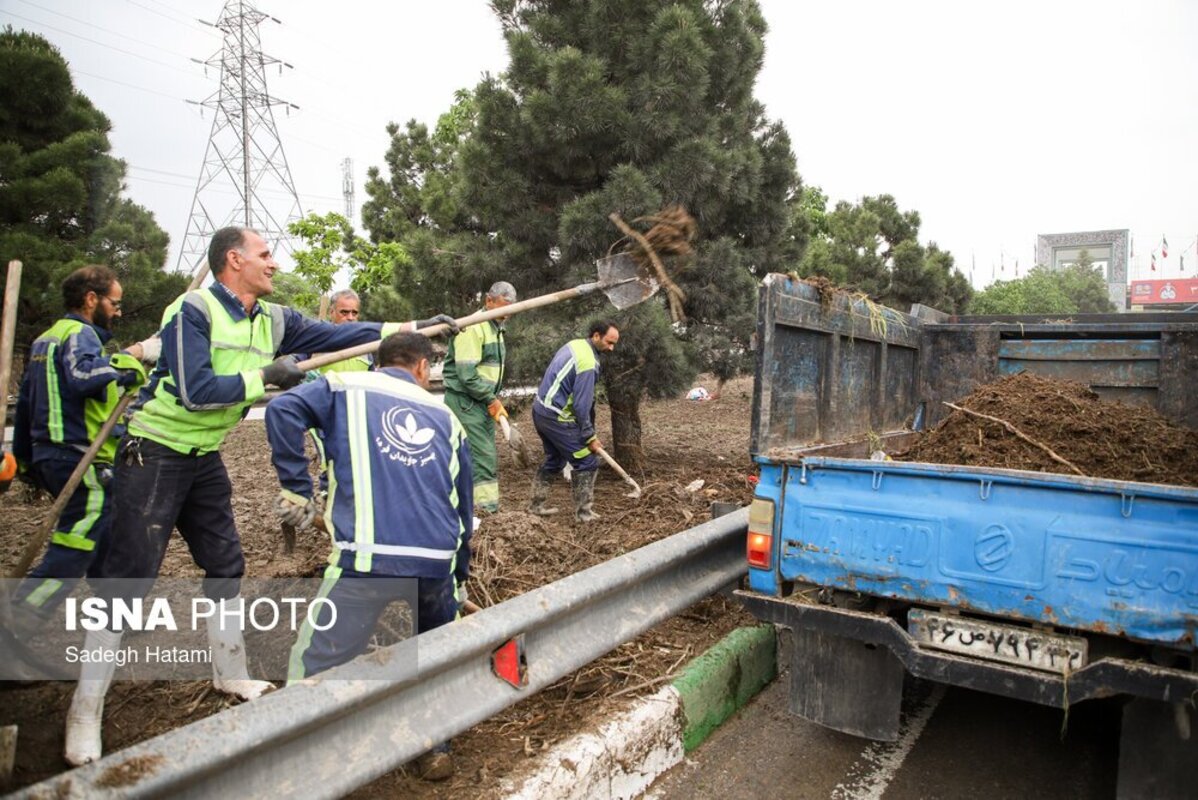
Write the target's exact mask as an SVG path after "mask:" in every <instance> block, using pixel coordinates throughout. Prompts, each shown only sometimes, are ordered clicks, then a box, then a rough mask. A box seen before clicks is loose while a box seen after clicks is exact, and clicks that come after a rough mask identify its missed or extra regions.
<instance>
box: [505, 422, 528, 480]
mask: <svg viewBox="0 0 1198 800" xmlns="http://www.w3.org/2000/svg"><path fill="white" fill-rule="evenodd" d="M499 427H500V428H502V429H503V438H504V439H506V440H507V443H508V447H510V448H512V458H514V459H515V461H516V465H517V466H520V467H529V466H532V455H531V454H530V453H529V452H528V445H526V444H524V437H523V436H521V435H520V429H519V428H517V427H516V426H515V425H513V424H512V423H510V422H508V421H507V417H506V416H501V417H500V418H499Z"/></svg>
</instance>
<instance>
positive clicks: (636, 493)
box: [595, 447, 641, 500]
mask: <svg viewBox="0 0 1198 800" xmlns="http://www.w3.org/2000/svg"><path fill="white" fill-rule="evenodd" d="M595 452H596V453H598V454H599V457H600V458H602V459H603V460H604V461H606V462H607V465H608V466H609V467H611V468H612V469H613V470H615V472H616V474H617V475H619V476H620V477H621V478H623V479H624V482H625V483H627V484H628V485H629V486H631V487H632V491H631V492H626V493H625V494H624V496H625V497H631V498H632V499H633V500H638V499H640V496H641V486H640V484H639V483H637V482H636V481H634V480H633V479H632V476H631V475H629V474H628V473H627V472H625V471H624V468H623V467H621V466H620V465H619V463H617V462H616V460H615V459H614V458H612V457H611V456H610V455H608V453H607V451H606V450H604V449H603V448H602V447H600V448H599V449H598V450H596V451H595Z"/></svg>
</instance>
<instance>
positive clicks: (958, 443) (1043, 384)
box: [892, 372, 1198, 486]
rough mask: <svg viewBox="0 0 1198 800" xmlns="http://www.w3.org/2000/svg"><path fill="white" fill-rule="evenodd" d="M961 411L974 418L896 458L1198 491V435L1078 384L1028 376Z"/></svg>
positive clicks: (987, 392) (951, 419)
mask: <svg viewBox="0 0 1198 800" xmlns="http://www.w3.org/2000/svg"><path fill="white" fill-rule="evenodd" d="M954 405H958V406H960V407H962V408H963V409H967V410H968V412H973V413H968V412H966V411H961V410H953V411H952V413H950V414H949V415H948V417H947V418H945V419H944V420H943V421H942V422H941V423H940V424H939V425H937V426H936V427H935V428H933V429H932V430H930V431H928V432H927V433H926V434H924V435H923V436H922V437H920V438H919V439H918V440H917V441H916V442H915V444H914V445H912V446H911V447H910V449H908V450H906V451H905V452H901V453H896V454H893V456H892V457H893V458H894V459H895V460H898V461H926V462H931V463H936V464H965V465H968V466H977V467H1001V468H1004V469H1021V470H1029V471H1033V472H1057V473H1066V474H1074V470H1071V469H1070V468H1069V466H1068V465H1073V466H1075V467H1076V468H1077V469H1076V472H1077V473H1080V474H1083V475H1086V476H1088V477H1092V478H1109V479H1112V480H1120V481H1139V482H1143V483H1165V484H1176V485H1182V486H1198V431H1194V430H1192V429H1190V428H1186V427H1182V426H1180V425H1177V424H1175V423H1173V422H1171V421H1170V420H1168V419H1167V418H1165V417H1164V416H1162V415H1161V414H1160V413H1159V412H1157V411H1156V410H1155V409H1152V408H1149V407H1147V406H1140V405H1129V404H1127V403H1122V402H1117V401H1112V400H1104V399H1102V398H1101V397H1099V395H1098V394H1097V393H1096V392H1094V391H1093V390H1092V389H1090V388H1089V387H1088V386H1086V385H1084V384H1081V383H1077V382H1075V381H1067V380H1057V379H1053V378H1045V377H1041V376H1039V375H1033V374H1032V373H1029V372H1021V373H1018V374H1016V375H1011V376H1009V377H1006V378H1002V379H1000V380H998V381H995V382H993V383H989V384H986V385H985V386H981V387H979V388H978V389H976V390H975V391H974V392H973V393H972V394H970V395H969V396H968V397H965V398H964V399H962V400H960V401H958V402H956V403H955V404H954ZM979 415H985V417H992V418H993V419H986V418H985V417H983V416H979ZM1002 423H1006V424H1005V425H1004V424H1002ZM1012 428H1014V429H1015V431H1017V432H1018V433H1016V432H1014V431H1012ZM1019 434H1022V436H1020V435H1019ZM1053 455H1056V456H1057V458H1054V457H1053ZM1062 460H1063V461H1064V462H1067V464H1066V463H1062Z"/></svg>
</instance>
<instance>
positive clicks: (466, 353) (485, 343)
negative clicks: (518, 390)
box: [442, 320, 507, 406]
mask: <svg viewBox="0 0 1198 800" xmlns="http://www.w3.org/2000/svg"><path fill="white" fill-rule="evenodd" d="M506 356H507V350H506V347H505V346H504V342H503V328H501V327H500V326H499V325H497V324H496V323H495V321H494V320H489V321H487V322H483V323H480V324H478V325H471V326H470V327H469V328H466V329H465V330H463V331H462V332H461V333H459V334H458V335H457V336H455V337H453V340H452V341H451V342H450V343H449V353H448V355H446V356H445V368H444V371H443V372H442V380H444V382H445V389H446V391H450V392H457V393H458V394H464V395H466V396H467V397H469V398H470V399H471V400H474V401H475V402H478V403H481V404H482V405H484V406H486V405H489V404H490V402H491V401H492V400H494V399H495V396H496V395H497V394H499V392H500V391H502V389H503V368H504V359H505V358H506Z"/></svg>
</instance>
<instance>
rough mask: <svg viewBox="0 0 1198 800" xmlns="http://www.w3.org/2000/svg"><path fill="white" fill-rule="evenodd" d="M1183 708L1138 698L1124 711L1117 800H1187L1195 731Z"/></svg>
mask: <svg viewBox="0 0 1198 800" xmlns="http://www.w3.org/2000/svg"><path fill="white" fill-rule="evenodd" d="M1195 723H1198V719H1195V714H1194V709H1193V707H1192V706H1191V705H1190V704H1189V703H1188V702H1184V701H1183V702H1181V703H1162V702H1159V701H1157V700H1147V699H1144V698H1141V697H1137V698H1135V699H1133V700H1132V701H1131V702H1129V703H1128V704H1127V705H1126V706H1124V707H1123V725H1122V730H1121V731H1120V734H1119V778H1118V785H1117V788H1116V797H1118V798H1119V800H1133V798H1141V797H1151V798H1154V800H1172V798H1179V799H1180V798H1192V797H1193V796H1194V765H1195V764H1198V730H1194V725H1195Z"/></svg>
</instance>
